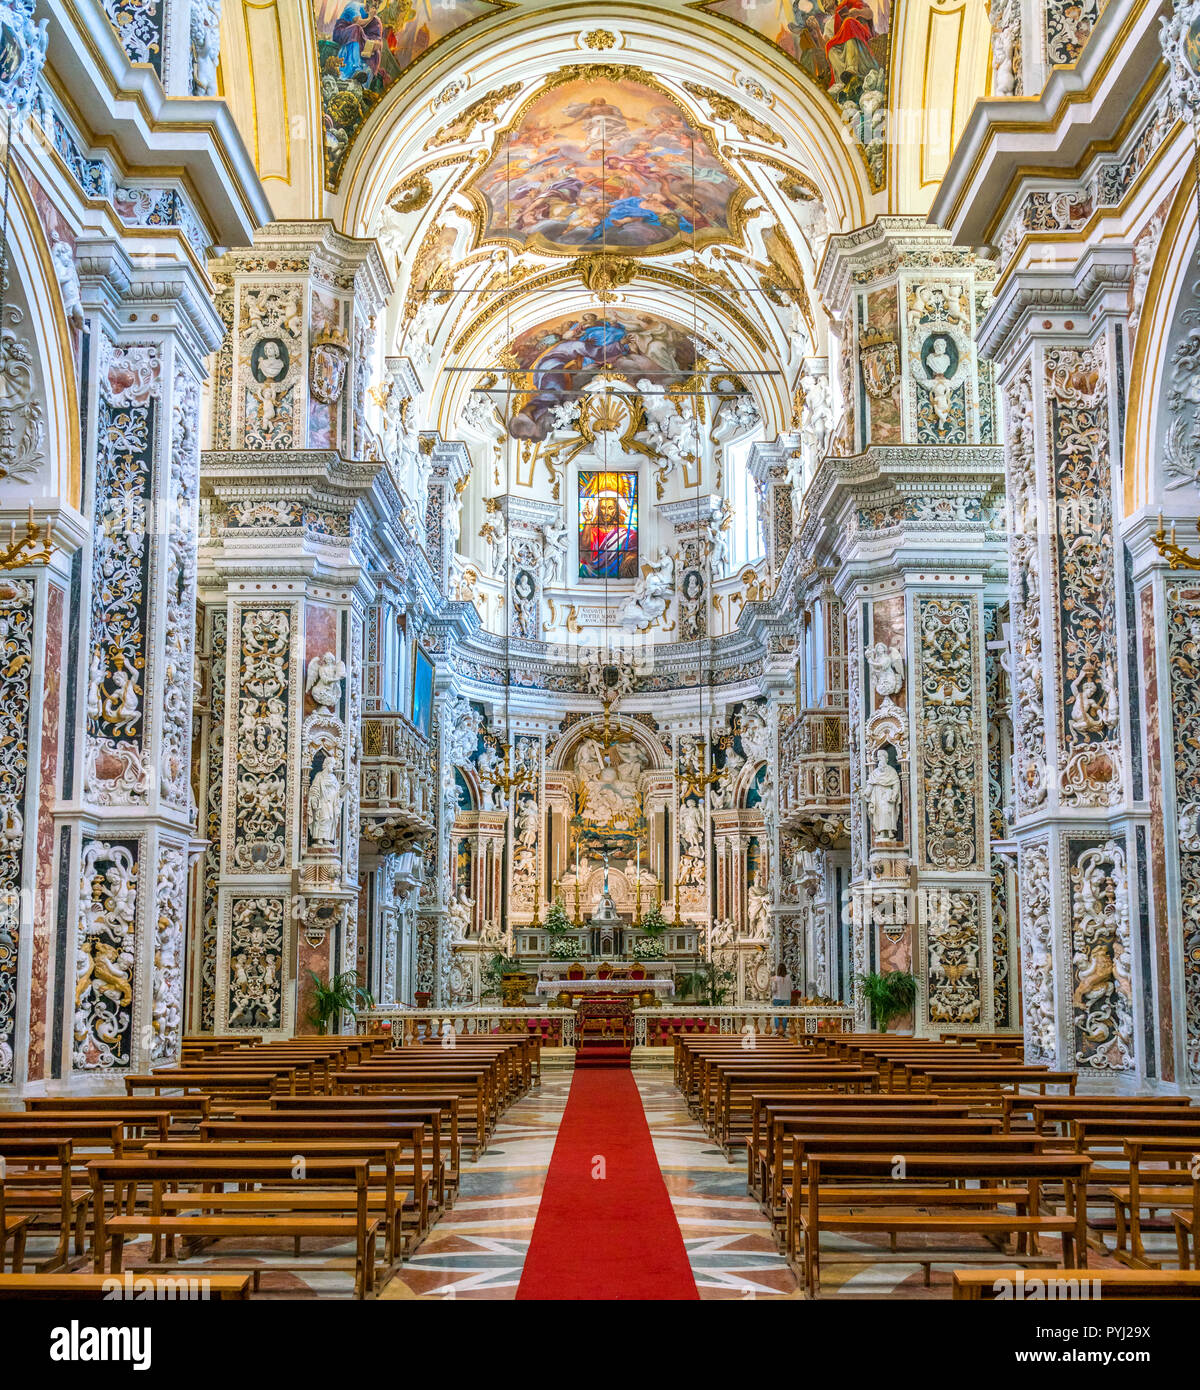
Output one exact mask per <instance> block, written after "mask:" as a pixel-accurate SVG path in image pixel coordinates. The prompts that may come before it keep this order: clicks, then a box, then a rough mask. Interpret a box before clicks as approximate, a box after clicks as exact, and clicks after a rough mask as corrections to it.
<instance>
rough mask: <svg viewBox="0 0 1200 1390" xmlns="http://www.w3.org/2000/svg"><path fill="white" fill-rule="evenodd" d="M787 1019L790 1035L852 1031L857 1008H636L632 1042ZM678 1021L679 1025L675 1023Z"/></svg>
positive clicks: (753, 1027) (742, 1029)
mask: <svg viewBox="0 0 1200 1390" xmlns="http://www.w3.org/2000/svg"><path fill="white" fill-rule="evenodd" d="M776 1019H783V1020H784V1024H783V1026H784V1030H785V1032H786V1033H787V1034H788V1035H789V1036H791V1037H797V1036H798V1035H800V1034H801V1033H852V1032H853V1031H854V1010H853V1009H850V1008H846V1007H844V1006H841V1005H824V1006H821V1005H814V1004H798V1005H795V1006H793V1005H790V1004H789V1005H783V1004H780V1005H778V1006H776V1005H774V1004H762V1005H753V1006H752V1005H741V1006H733V1005H729V1006H721V1007H719V1008H703V1007H694V1006H693V1005H690V1004H666V1005H659V1006H657V1007H655V1008H649V1009H634V1011H633V1045H634V1046H635V1047H656V1046H657V1047H662V1046H665V1045H666V1044H667V1043H669V1042H670V1040H671V1036H672V1035H673V1034H674V1033H677V1032H684V1033H698V1032H702V1031H703V1032H709V1033H747V1034H749V1033H750V1032H751V1031H753V1032H754V1033H762V1034H764V1035H766V1034H773V1033H774V1031H775V1022H774V1021H775V1020H776ZM675 1023H677V1024H678V1026H672V1025H673V1024H675Z"/></svg>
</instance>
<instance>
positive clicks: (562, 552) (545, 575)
mask: <svg viewBox="0 0 1200 1390" xmlns="http://www.w3.org/2000/svg"><path fill="white" fill-rule="evenodd" d="M568 534H569V531H568V527H567V524H566V522H564V521H560V520H558V518H557V517H556V518H555V519H554V520H553V521H551V522H548V523H547V524H546V525H545V526H543V527H542V557H543V558H542V585H543V587H544V586H546V585H549V584H561V583H562V582H563V576H564V574H565V573H566V568H567V536H568Z"/></svg>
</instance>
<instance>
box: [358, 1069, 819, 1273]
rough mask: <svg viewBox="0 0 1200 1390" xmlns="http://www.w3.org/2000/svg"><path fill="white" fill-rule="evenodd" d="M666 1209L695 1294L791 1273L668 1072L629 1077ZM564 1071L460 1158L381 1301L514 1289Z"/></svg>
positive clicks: (740, 1178)
mask: <svg viewBox="0 0 1200 1390" xmlns="http://www.w3.org/2000/svg"><path fill="white" fill-rule="evenodd" d="M635 1079H636V1081H637V1085H638V1090H639V1091H640V1093H641V1097H642V1105H643V1107H644V1109H645V1111H646V1119H647V1122H648V1123H649V1126H650V1133H651V1137H652V1138H653V1141H654V1149H655V1153H656V1154H657V1155H658V1161H659V1164H660V1166H661V1167H662V1170H663V1176H664V1178H665V1180H666V1185H667V1191H668V1192H669V1194H670V1197H671V1202H672V1205H673V1206H674V1209H675V1216H676V1219H677V1220H678V1222H679V1227H680V1230H681V1231H682V1232H683V1239H684V1244H685V1246H686V1248H687V1251H688V1256H689V1258H690V1260H691V1265H692V1273H693V1275H694V1276H695V1279H696V1287H697V1289H698V1290H699V1293H700V1297H701V1298H726V1299H728V1298H759V1297H769V1298H779V1297H786V1296H788V1295H794V1293H795V1290H796V1281H795V1279H794V1278H793V1276H792V1273H791V1271H790V1270H789V1269H788V1267H787V1264H786V1263H785V1262H784V1260H783V1259H782V1258H781V1257H780V1256H779V1255H778V1254H777V1253H776V1251H775V1246H774V1243H773V1241H772V1239H771V1233H770V1231H769V1229H768V1227H767V1223H766V1222H765V1221H764V1220H763V1218H762V1216H761V1214H760V1213H759V1211H758V1208H757V1207H756V1205H755V1204H754V1203H753V1202H752V1201H751V1200H750V1199H749V1198H748V1197H747V1196H746V1180H745V1174H744V1170H743V1169H742V1168H741V1167H740V1166H734V1165H732V1164H730V1163H728V1162H727V1161H726V1159H725V1156H724V1155H723V1154H722V1153H721V1151H720V1150H719V1149H717V1148H715V1147H714V1146H713V1145H712V1144H711V1143H710V1142H709V1140H708V1139H707V1138H706V1136H705V1134H704V1132H703V1131H702V1130H701V1128H700V1126H699V1125H698V1124H697V1123H696V1122H695V1121H694V1120H693V1119H692V1118H691V1117H690V1116H689V1115H688V1112H687V1107H686V1106H685V1105H684V1104H683V1101H682V1098H681V1097H680V1095H679V1093H678V1091H676V1090H675V1088H674V1086H673V1085H672V1084H671V1079H670V1074H669V1072H666V1071H655V1072H638V1073H636V1074H635ZM570 1085H571V1082H570V1075H569V1074H563V1075H556V1074H555V1073H552V1072H551V1073H547V1075H546V1079H545V1080H544V1081H543V1083H542V1086H541V1089H540V1091H537V1092H535V1093H534V1094H533V1095H532V1096H527V1097H526V1098H525V1099H523V1100H522V1101H520V1102H518V1103H517V1104H516V1105H514V1106H513V1107H512V1108H511V1109H510V1110H509V1111H508V1113H507V1114H506V1115H505V1117H504V1120H503V1121H502V1122H501V1123H500V1125H499V1126H498V1128H497V1131H496V1136H495V1138H494V1140H493V1147H492V1148H491V1149H490V1150H489V1152H488V1153H486V1154H484V1156H483V1158H482V1159H481V1160H480V1161H479V1162H478V1163H475V1164H472V1163H464V1164H463V1176H462V1192H461V1194H460V1196H459V1198H458V1201H457V1202H456V1203H455V1204H454V1207H453V1209H452V1210H451V1211H450V1212H448V1213H447V1214H446V1215H445V1216H444V1217H443V1218H442V1219H441V1220H440V1221H439V1222H438V1223H437V1225H436V1226H435V1227H434V1228H433V1230H432V1231H431V1232H430V1234H429V1237H428V1239H427V1240H426V1241H425V1243H424V1244H423V1245H422V1247H421V1248H420V1250H419V1251H418V1252H417V1254H416V1255H415V1256H414V1257H413V1259H412V1260H411V1261H410V1262H409V1263H408V1264H406V1265H405V1266H404V1268H403V1269H402V1270H400V1271H399V1273H398V1274H396V1275H395V1276H394V1277H393V1278H392V1280H391V1281H390V1283H389V1284H388V1285H387V1287H386V1288H385V1289H384V1290H383V1293H382V1295H381V1297H383V1298H413V1297H424V1298H498V1299H504V1298H514V1297H515V1296H516V1292H517V1285H518V1283H519V1282H520V1279H521V1269H522V1267H523V1265H524V1261H525V1253H526V1251H527V1250H528V1248H529V1240H530V1237H531V1236H532V1234H533V1223H534V1220H535V1219H536V1217H537V1209H538V1202H539V1201H540V1199H541V1193H542V1184H543V1183H544V1181H545V1177H546V1170H547V1168H548V1167H549V1164H550V1155H551V1153H552V1152H553V1149H554V1139H555V1135H556V1134H557V1132H558V1126H559V1122H560V1121H561V1119H562V1114H563V1110H564V1109H565V1107H566V1102H567V1094H568V1092H569V1091H570Z"/></svg>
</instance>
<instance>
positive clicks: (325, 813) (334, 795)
mask: <svg viewBox="0 0 1200 1390" xmlns="http://www.w3.org/2000/svg"><path fill="white" fill-rule="evenodd" d="M341 808H342V784H341V783H340V782H339V781H338V778H337V773H335V772H334V771H333V769H332V768H331V767H330V766H329V763H328V761H326V762H324V763H322V765H321V770H320V772H318V773H317V774H316V775H315V776H314V777H313V779H312V781H311V782H310V783H309V786H308V839H309V843H310V844H314V845H332V844H336V843H337V838H338V833H337V832H338V815H339V813H340V811H341Z"/></svg>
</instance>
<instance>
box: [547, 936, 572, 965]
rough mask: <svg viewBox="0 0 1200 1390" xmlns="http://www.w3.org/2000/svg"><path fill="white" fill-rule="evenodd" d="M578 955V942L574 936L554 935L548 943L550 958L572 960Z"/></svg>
mask: <svg viewBox="0 0 1200 1390" xmlns="http://www.w3.org/2000/svg"><path fill="white" fill-rule="evenodd" d="M578 955H579V942H578V941H576V940H575V938H574V937H565V936H561V935H560V936H556V937H555V938H554V940H553V941H551V943H550V959H551V960H574V959H575V958H576V957H577V956H578Z"/></svg>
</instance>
